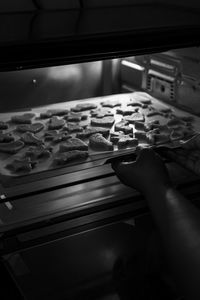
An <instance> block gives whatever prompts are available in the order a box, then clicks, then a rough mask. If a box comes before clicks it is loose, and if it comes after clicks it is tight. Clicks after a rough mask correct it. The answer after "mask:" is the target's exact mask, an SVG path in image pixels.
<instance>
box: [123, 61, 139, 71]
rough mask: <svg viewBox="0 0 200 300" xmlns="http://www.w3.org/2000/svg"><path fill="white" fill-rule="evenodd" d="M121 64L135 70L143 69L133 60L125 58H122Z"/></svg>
mask: <svg viewBox="0 0 200 300" xmlns="http://www.w3.org/2000/svg"><path fill="white" fill-rule="evenodd" d="M122 65H123V66H126V67H129V68H132V69H135V70H138V71H144V67H142V66H140V65H137V64H135V63H133V62H130V61H127V60H122Z"/></svg>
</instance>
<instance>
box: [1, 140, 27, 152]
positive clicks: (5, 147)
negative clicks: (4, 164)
mask: <svg viewBox="0 0 200 300" xmlns="http://www.w3.org/2000/svg"><path fill="white" fill-rule="evenodd" d="M23 147H24V142H22V141H20V140H17V141H14V142H10V143H0V152H4V153H8V154H15V153H17V152H18V151H19V150H21V149H22V148H23Z"/></svg>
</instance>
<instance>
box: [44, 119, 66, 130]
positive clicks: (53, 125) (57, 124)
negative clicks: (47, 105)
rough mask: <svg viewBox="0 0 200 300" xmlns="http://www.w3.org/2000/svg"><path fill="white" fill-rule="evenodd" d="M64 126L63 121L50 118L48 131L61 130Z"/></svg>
mask: <svg viewBox="0 0 200 300" xmlns="http://www.w3.org/2000/svg"><path fill="white" fill-rule="evenodd" d="M64 125H65V120H64V119H62V118H59V117H57V116H53V117H51V119H50V120H49V123H48V129H49V130H51V129H52V130H54V129H61V128H62V127H63V126H64Z"/></svg>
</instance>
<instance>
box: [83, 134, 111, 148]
mask: <svg viewBox="0 0 200 300" xmlns="http://www.w3.org/2000/svg"><path fill="white" fill-rule="evenodd" d="M89 145H90V147H91V148H92V149H94V150H99V151H101V150H102V151H106V150H107V151H109V150H113V149H114V147H113V144H112V143H111V142H110V141H108V140H107V139H106V138H105V137H103V135H102V134H101V133H96V134H93V135H91V136H90V138H89Z"/></svg>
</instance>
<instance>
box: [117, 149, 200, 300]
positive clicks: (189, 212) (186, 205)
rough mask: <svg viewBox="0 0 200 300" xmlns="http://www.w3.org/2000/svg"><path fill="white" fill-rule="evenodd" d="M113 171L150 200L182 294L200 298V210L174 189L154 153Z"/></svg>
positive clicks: (150, 205) (189, 299)
mask: <svg viewBox="0 0 200 300" xmlns="http://www.w3.org/2000/svg"><path fill="white" fill-rule="evenodd" d="M113 169H114V170H115V171H116V174H117V176H118V177H119V179H120V180H121V181H122V182H123V183H124V184H126V185H128V186H131V187H133V188H136V189H138V190H140V191H141V193H143V194H144V196H145V198H146V199H147V201H148V204H149V207H150V209H151V211H152V214H153V217H154V219H155V222H156V224H157V226H158V228H159V231H160V233H161V237H162V240H163V244H164V247H165V251H166V255H167V258H168V261H169V264H170V266H171V269H172V270H173V274H174V278H175V279H176V282H177V284H178V286H179V288H180V292H181V293H182V294H183V296H184V297H185V299H188V300H196V299H200V211H199V210H198V209H197V208H196V207H195V206H194V205H193V204H191V203H190V202H189V201H188V200H186V199H185V198H184V197H183V196H182V195H181V194H180V193H179V192H177V191H176V190H175V189H174V188H173V186H172V184H171V183H170V179H169V177H168V173H167V170H166V168H165V166H164V164H163V162H162V161H161V159H160V158H159V156H158V155H156V154H155V153H154V152H153V151H151V150H143V151H141V154H140V155H139V158H138V160H137V161H136V162H135V163H131V164H123V163H115V164H114V165H113Z"/></svg>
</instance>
